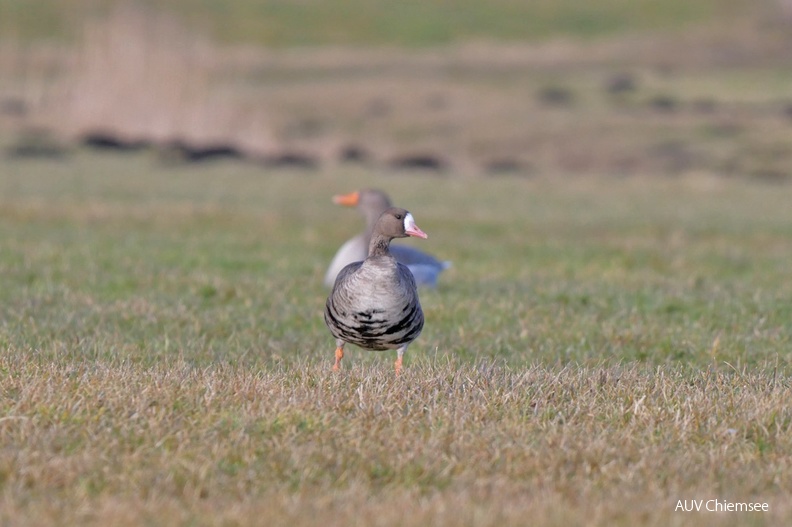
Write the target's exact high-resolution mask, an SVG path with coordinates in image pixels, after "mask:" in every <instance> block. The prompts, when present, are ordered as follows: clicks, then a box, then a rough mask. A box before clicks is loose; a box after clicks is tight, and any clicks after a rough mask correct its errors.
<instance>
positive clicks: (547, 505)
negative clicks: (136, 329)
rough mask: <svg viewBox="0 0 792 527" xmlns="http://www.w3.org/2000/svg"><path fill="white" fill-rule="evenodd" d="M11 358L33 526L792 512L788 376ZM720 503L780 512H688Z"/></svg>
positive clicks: (0, 427)
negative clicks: (198, 365)
mask: <svg viewBox="0 0 792 527" xmlns="http://www.w3.org/2000/svg"><path fill="white" fill-rule="evenodd" d="M75 345H79V343H76V344H75ZM0 371H2V375H3V379H2V399H0V401H2V415H3V417H2V418H0V439H1V440H2V441H1V443H2V445H3V448H2V450H0V481H2V496H1V497H0V503H2V507H0V510H2V513H0V518H2V519H3V521H4V523H8V524H13V525H37V524H38V525H43V524H52V523H61V524H83V525H85V524H93V525H102V524H107V523H108V522H112V523H113V524H116V525H135V524H140V523H155V524H192V525H196V524H197V525H229V524H231V525H256V524H261V523H262V522H263V523H266V524H286V523H288V524H292V525H316V524H319V523H321V524H324V525H349V524H354V525H402V524H405V523H409V524H413V525H504V524H505V525H523V524H525V522H527V521H531V520H532V519H535V520H537V522H538V523H542V524H556V525H562V524H563V525H566V524H570V523H571V524H580V523H586V524H589V525H614V524H618V525H634V524H636V523H643V524H649V525H675V524H676V525H680V524H684V523H688V521H692V520H694V519H695V522H696V523H697V524H701V525H716V524H717V525H727V524H728V525H736V524H744V523H743V522H745V521H748V522H750V523H753V524H756V525H769V524H774V523H778V524H780V523H783V521H784V520H788V519H789V518H790V514H792V510H791V509H790V508H789V505H788V503H787V499H786V498H787V496H788V491H789V489H790V486H792V480H791V479H790V474H792V466H790V459H789V456H788V452H789V451H790V449H792V434H790V424H791V423H792V413H790V409H789V405H788V401H789V399H790V397H791V396H792V393H791V390H790V386H789V381H788V378H785V377H780V376H779V377H776V376H775V375H773V374H772V373H766V374H759V373H751V372H749V371H725V372H723V371H715V370H710V371H700V372H694V371H685V370H684V368H683V369H680V368H674V367H659V368H657V369H643V368H641V367H639V366H636V365H633V366H627V367H594V368H562V367H541V366H532V367H528V368H525V369H519V370H514V369H505V368H502V367H499V366H497V365H496V364H491V363H480V364H479V365H478V366H475V367H473V366H466V365H461V364H455V363H453V362H452V361H446V360H445V359H442V358H441V359H439V360H437V361H417V362H416V363H415V364H414V365H413V366H412V367H411V368H409V369H408V370H407V371H406V372H405V373H404V375H403V376H402V377H401V378H395V377H394V376H393V375H392V373H391V372H390V371H389V369H388V368H384V367H383V368H375V369H372V368H370V367H359V366H358V367H354V368H352V369H351V370H348V371H344V372H342V373H341V374H332V373H331V372H330V371H329V370H328V369H327V368H325V367H324V365H323V366H322V367H317V366H316V365H313V364H308V363H299V362H298V363H292V364H290V365H284V366H282V367H273V368H271V369H265V370H254V371H250V370H247V369H242V368H236V367H223V366H217V367H211V368H206V369H195V368H193V367H190V366H188V365H187V364H185V363H183V362H180V361H178V360H174V361H168V362H165V363H162V364H161V365H159V366H157V367H153V368H149V367H140V366H136V365H135V364H130V363H113V364H111V363H103V362H91V363H83V364H75V363H73V362H72V363H69V362H62V361H55V362H51V361H40V360H36V358H35V356H30V355H29V354H25V355H24V356H23V355H22V354H21V353H20V352H18V351H15V350H7V351H6V352H5V353H4V355H3V357H2V359H0ZM768 371H769V370H768ZM701 498H719V499H731V500H732V501H748V500H757V501H763V502H768V503H770V507H771V512H770V513H769V514H764V515H760V514H754V515H753V516H751V515H747V514H744V515H729V516H727V517H724V516H722V515H717V514H709V515H707V514H703V515H696V516H692V515H685V514H680V513H674V507H675V505H676V501H677V500H678V499H701Z"/></svg>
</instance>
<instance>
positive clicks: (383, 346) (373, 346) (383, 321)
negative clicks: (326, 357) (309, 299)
mask: <svg viewBox="0 0 792 527" xmlns="http://www.w3.org/2000/svg"><path fill="white" fill-rule="evenodd" d="M396 315H397V316H393V313H390V316H388V314H386V313H385V311H384V310H382V309H368V310H366V311H355V312H351V313H348V312H345V311H342V310H339V309H336V306H335V304H334V302H332V299H330V300H328V302H327V305H326V306H325V315H324V318H325V323H326V324H327V327H328V328H330V332H331V333H332V334H333V336H334V337H335V338H337V339H341V340H343V341H344V342H349V343H352V344H357V345H358V346H360V347H361V348H365V349H369V350H387V349H395V348H400V347H402V346H404V345H405V344H409V343H410V342H412V341H413V340H415V339H416V338H417V337H418V335H419V334H420V333H421V330H422V329H423V324H424V317H423V312H422V311H421V306H420V304H418V303H417V302H416V303H413V304H407V305H406V306H405V307H404V308H403V309H402V311H401V312H400V313H396Z"/></svg>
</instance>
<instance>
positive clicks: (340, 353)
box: [333, 346, 344, 371]
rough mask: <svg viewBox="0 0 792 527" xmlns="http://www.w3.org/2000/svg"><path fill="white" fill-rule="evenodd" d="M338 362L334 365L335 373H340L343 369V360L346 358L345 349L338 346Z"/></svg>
mask: <svg viewBox="0 0 792 527" xmlns="http://www.w3.org/2000/svg"><path fill="white" fill-rule="evenodd" d="M335 355H336V360H335V364H333V371H338V370H340V369H341V359H343V358H344V347H343V346H338V347H337V348H336V354H335Z"/></svg>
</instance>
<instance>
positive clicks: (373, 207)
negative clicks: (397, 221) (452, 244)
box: [324, 188, 451, 287]
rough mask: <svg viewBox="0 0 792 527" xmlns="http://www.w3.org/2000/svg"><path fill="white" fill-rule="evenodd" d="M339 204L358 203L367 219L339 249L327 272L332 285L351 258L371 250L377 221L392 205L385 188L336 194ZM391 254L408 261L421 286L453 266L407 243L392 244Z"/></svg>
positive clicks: (362, 256)
mask: <svg viewBox="0 0 792 527" xmlns="http://www.w3.org/2000/svg"><path fill="white" fill-rule="evenodd" d="M333 201H334V202H335V203H336V204H338V205H345V206H347V207H357V209H358V210H359V211H360V212H361V214H363V217H364V218H365V220H366V230H365V231H364V232H362V233H361V234H358V235H357V236H355V237H354V238H350V239H349V240H347V241H346V242H345V243H344V244H343V245H342V246H341V247H340V248H339V249H338V251H337V252H336V254H335V256H334V257H333V260H332V261H331V262H330V266H329V267H328V268H327V273H326V274H325V279H324V282H325V285H326V286H327V287H333V284H334V283H335V279H336V276H338V273H339V272H340V271H341V269H343V268H344V267H345V266H347V265H349V264H350V263H352V262H360V261H362V260H364V259H365V258H366V255H367V254H368V247H369V243H370V242H371V234H372V232H373V231H374V224H375V223H376V222H377V219H379V217H380V214H382V212H383V211H385V210H386V209H387V208H389V207H390V206H391V201H390V199H389V198H388V195H387V194H385V192H383V191H381V190H378V189H372V188H367V189H362V190H356V191H355V192H350V193H349V194H343V195H338V196H335V197H333ZM390 250H391V254H392V255H393V257H394V258H396V260H397V261H399V262H401V263H403V264H404V265H406V266H407V267H408V268H409V269H410V271H411V272H412V274H413V277H414V278H415V283H416V284H418V285H419V286H428V287H434V286H436V285H437V279H438V277H439V276H440V273H442V272H443V271H444V270H445V269H448V268H449V267H450V266H451V263H450V262H443V261H440V260H438V259H437V258H435V257H434V256H432V255H430V254H427V253H425V252H423V251H419V250H418V249H415V248H413V247H408V246H405V245H393V246H392V247H391V249H390Z"/></svg>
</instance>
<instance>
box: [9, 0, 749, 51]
mask: <svg viewBox="0 0 792 527" xmlns="http://www.w3.org/2000/svg"><path fill="white" fill-rule="evenodd" d="M139 3H140V4H142V5H155V6H156V7H157V8H158V9H163V10H166V11H171V12H173V13H176V14H178V15H179V16H182V17H184V18H186V19H187V20H189V21H190V22H191V23H194V24H198V25H200V26H203V27H206V28H209V29H210V30H211V31H212V33H213V34H214V35H215V36H216V37H219V38H220V39H221V40H224V41H226V42H246V43H255V44H262V45H267V46H277V47H281V46H304V45H311V46H313V45H328V44H329V45H407V46H427V45H438V44H447V43H451V42H458V41H464V40H470V39H493V40H507V41H514V40H526V39H527V40H535V39H542V38H547V37H549V36H559V35H560V36H576V37H594V36H603V35H610V34H617V33H623V32H625V31H641V30H653V31H654V30H666V29H678V28H680V27H684V26H688V25H691V24H697V23H707V22H713V21H715V22H717V21H721V20H724V19H729V18H730V17H733V16H734V15H735V14H737V13H740V12H743V11H744V10H747V9H748V8H751V9H755V4H754V3H749V2H745V1H744V0H728V1H724V0H700V1H698V2H686V1H684V0H667V1H666V2H656V1H652V0H632V1H629V0H606V1H602V0H600V1H598V2H596V4H592V5H588V4H581V3H580V2H577V1H574V0H560V1H559V0H556V1H547V0H542V1H538V0H536V1H533V2H520V1H517V0H493V1H489V2H481V1H474V0H465V1H449V0H432V1H418V0H405V1H402V2H396V3H394V2H388V1H385V0H344V1H338V0H336V1H322V2H317V1H313V2H293V1H288V0H269V1H262V0H259V1H253V0H245V1H234V2H220V1H218V0H202V1H200V2H196V1H194V0H168V1H165V2H151V1H148V2H147V1H141V2H139ZM117 4H118V2H116V1H114V0H67V1H55V0H38V1H36V2H27V1H25V0H3V2H2V4H0V5H2V8H3V17H2V20H3V21H2V22H0V29H2V30H3V32H5V33H8V32H11V33H14V34H17V35H19V36H22V37H23V38H26V39H27V38H34V39H35V38H48V39H51V38H63V37H65V38H74V37H75V36H76V35H79V34H80V29H79V21H80V20H81V19H82V18H83V17H86V16H93V15H96V14H102V13H105V12H107V11H108V10H109V9H110V8H111V7H112V6H114V5H117Z"/></svg>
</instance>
